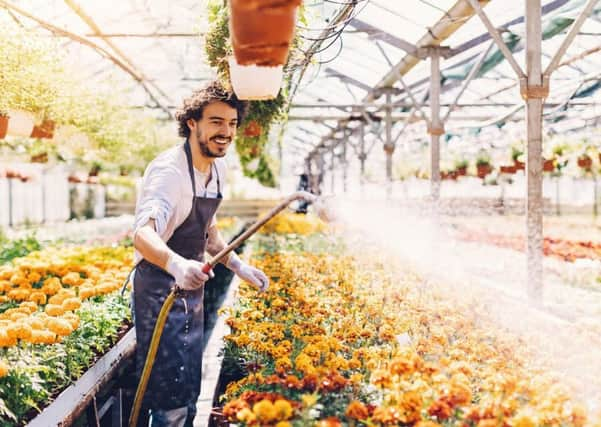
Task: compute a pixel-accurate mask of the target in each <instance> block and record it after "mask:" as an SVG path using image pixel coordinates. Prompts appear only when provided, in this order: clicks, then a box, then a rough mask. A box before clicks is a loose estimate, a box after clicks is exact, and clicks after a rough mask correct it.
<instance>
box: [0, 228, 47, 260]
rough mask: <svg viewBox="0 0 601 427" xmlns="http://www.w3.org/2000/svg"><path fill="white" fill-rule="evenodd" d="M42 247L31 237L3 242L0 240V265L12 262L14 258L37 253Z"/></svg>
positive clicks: (33, 236)
mask: <svg viewBox="0 0 601 427" xmlns="http://www.w3.org/2000/svg"><path fill="white" fill-rule="evenodd" d="M41 247H42V245H40V242H39V241H38V240H37V239H36V238H35V235H31V236H28V237H25V238H22V239H15V240H4V241H2V240H1V239H0V265H2V264H6V263H7V262H9V261H12V260H13V259H14V258H18V257H22V256H25V255H27V254H28V253H30V252H33V251H39V250H40V249H41Z"/></svg>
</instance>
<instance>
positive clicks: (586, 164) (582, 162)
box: [578, 156, 593, 170]
mask: <svg viewBox="0 0 601 427" xmlns="http://www.w3.org/2000/svg"><path fill="white" fill-rule="evenodd" d="M578 166H579V167H581V168H582V169H586V170H589V169H590V168H591V167H592V166H593V159H591V158H590V157H588V156H583V157H578Z"/></svg>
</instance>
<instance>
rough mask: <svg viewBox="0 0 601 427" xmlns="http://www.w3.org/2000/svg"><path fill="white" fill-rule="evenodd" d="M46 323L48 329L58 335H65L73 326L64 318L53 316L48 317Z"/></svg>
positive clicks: (71, 330)
mask: <svg viewBox="0 0 601 427" xmlns="http://www.w3.org/2000/svg"><path fill="white" fill-rule="evenodd" d="M46 325H47V326H48V329H49V330H51V331H52V332H54V333H55V334H57V335H60V336H67V335H69V334H70V333H71V332H73V327H72V326H71V323H69V322H68V321H67V320H65V319H59V318H54V317H53V318H50V319H48V322H47V323H46Z"/></svg>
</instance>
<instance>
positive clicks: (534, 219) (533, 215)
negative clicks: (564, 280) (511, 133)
mask: <svg viewBox="0 0 601 427" xmlns="http://www.w3.org/2000/svg"><path fill="white" fill-rule="evenodd" d="M541 44H542V37H541V0H528V1H527V2H526V75H527V78H526V85H525V86H526V87H524V79H522V90H521V92H522V96H523V97H524V99H525V100H526V120H527V144H528V145H527V157H526V170H527V174H526V181H527V186H528V194H527V196H526V228H527V235H528V248H527V263H528V265H527V271H528V296H529V297H530V298H531V299H532V300H533V301H535V302H537V301H538V302H542V290H543V256H542V255H543V161H542V129H543V114H542V113H543V97H544V96H546V95H545V89H544V87H545V85H544V84H543V70H542V66H541V57H542V55H541V49H542V48H541ZM546 90H547V91H548V85H547V86H546Z"/></svg>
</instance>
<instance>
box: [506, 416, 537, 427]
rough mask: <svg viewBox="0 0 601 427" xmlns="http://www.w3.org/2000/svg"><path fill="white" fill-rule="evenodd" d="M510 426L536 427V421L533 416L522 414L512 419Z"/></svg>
mask: <svg viewBox="0 0 601 427" xmlns="http://www.w3.org/2000/svg"><path fill="white" fill-rule="evenodd" d="M510 425H511V426H512V427H536V426H537V425H538V420H537V419H536V417H535V416H534V415H531V414H526V413H522V414H517V415H516V416H514V417H512V418H511V420H510Z"/></svg>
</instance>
